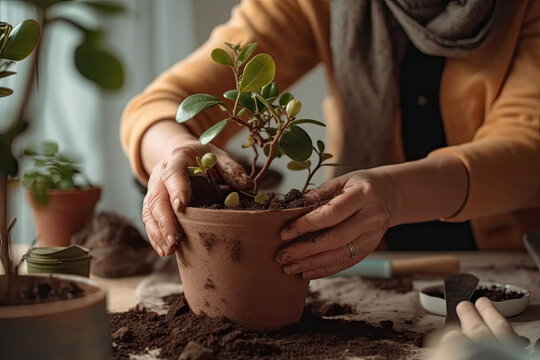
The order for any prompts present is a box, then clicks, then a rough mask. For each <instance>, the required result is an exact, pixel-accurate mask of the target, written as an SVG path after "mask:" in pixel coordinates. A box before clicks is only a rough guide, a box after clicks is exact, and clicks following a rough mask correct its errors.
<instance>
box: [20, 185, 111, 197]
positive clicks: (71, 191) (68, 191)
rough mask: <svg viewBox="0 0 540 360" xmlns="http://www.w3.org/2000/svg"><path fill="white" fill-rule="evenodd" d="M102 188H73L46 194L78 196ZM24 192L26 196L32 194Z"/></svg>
mask: <svg viewBox="0 0 540 360" xmlns="http://www.w3.org/2000/svg"><path fill="white" fill-rule="evenodd" d="M101 190H102V188H101V186H99V185H93V186H91V187H89V188H88V189H82V188H75V189H48V190H47V193H48V194H49V195H52V196H55V195H68V194H78V193H84V192H95V191H101ZM26 192H27V193H28V194H33V193H32V191H30V190H28V189H26Z"/></svg>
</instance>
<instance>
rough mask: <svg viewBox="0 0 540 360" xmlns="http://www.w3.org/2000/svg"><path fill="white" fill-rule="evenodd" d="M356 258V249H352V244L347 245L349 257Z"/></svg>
mask: <svg viewBox="0 0 540 360" xmlns="http://www.w3.org/2000/svg"><path fill="white" fill-rule="evenodd" d="M355 256H356V249H355V248H354V244H353V243H352V242H350V243H349V257H350V258H353V257H355Z"/></svg>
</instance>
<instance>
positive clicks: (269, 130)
mask: <svg viewBox="0 0 540 360" xmlns="http://www.w3.org/2000/svg"><path fill="white" fill-rule="evenodd" d="M264 130H265V131H266V133H267V134H268V135H270V136H271V137H273V136H274V135H276V133H277V128H275V127H265V128H264Z"/></svg>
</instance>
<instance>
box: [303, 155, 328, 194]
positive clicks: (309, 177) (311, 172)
mask: <svg viewBox="0 0 540 360" xmlns="http://www.w3.org/2000/svg"><path fill="white" fill-rule="evenodd" d="M317 155H319V162H318V163H317V166H315V168H314V169H313V171H311V170H310V169H308V171H309V175H308V178H307V179H306V183H305V184H304V187H303V188H302V195H304V194H305V192H306V190H307V187H308V186H309V182H310V181H311V178H312V177H313V175H315V173H316V172H317V170H319V169H320V167H321V164H322V162H323V160H322V156H321V154H320V153H319V152H318V151H317Z"/></svg>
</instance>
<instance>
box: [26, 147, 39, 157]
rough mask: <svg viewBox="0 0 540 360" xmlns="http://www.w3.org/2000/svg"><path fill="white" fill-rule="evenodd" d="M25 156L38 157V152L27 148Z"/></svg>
mask: <svg viewBox="0 0 540 360" xmlns="http://www.w3.org/2000/svg"><path fill="white" fill-rule="evenodd" d="M23 154H24V155H25V156H35V155H37V152H36V151H35V150H34V149H32V148H25V149H24V153H23Z"/></svg>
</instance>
